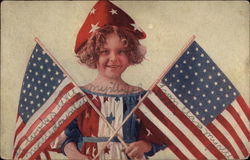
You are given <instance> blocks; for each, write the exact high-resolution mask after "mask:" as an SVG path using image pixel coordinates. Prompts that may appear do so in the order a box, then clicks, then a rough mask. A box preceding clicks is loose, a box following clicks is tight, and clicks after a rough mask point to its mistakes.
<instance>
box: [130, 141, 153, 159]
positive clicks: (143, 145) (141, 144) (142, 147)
mask: <svg viewBox="0 0 250 160" xmlns="http://www.w3.org/2000/svg"><path fill="white" fill-rule="evenodd" d="M151 148H152V146H151V144H150V143H148V142H146V141H144V140H139V141H136V142H133V143H130V144H129V146H128V148H126V150H125V152H126V153H127V155H128V156H129V157H130V158H132V159H141V158H143V156H144V153H146V152H149V151H150V150H151Z"/></svg>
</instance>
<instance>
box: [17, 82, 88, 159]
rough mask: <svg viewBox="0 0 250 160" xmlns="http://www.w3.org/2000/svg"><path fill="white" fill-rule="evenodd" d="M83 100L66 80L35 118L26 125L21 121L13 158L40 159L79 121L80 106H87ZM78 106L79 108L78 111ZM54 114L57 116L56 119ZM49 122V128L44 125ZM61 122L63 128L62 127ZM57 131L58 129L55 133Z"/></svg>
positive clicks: (19, 120)
mask: <svg viewBox="0 0 250 160" xmlns="http://www.w3.org/2000/svg"><path fill="white" fill-rule="evenodd" d="M67 94H69V95H70V97H68V98H67V100H65V101H64V103H63V105H62V106H61V107H59V105H58V104H59V103H60V101H61V100H62V99H64V98H66V96H67ZM83 99H84V97H83V96H82V95H81V94H80V93H79V91H78V90H77V88H76V87H75V86H74V85H73V84H72V83H71V80H70V79H68V78H65V79H64V80H63V81H62V83H61V84H60V86H59V87H58V88H57V89H56V91H55V92H54V93H53V94H52V95H51V97H50V98H49V99H48V100H47V101H46V103H45V104H44V105H43V106H42V107H41V108H40V109H39V110H38V111H36V112H35V113H34V114H33V115H32V117H31V118H30V119H29V121H28V122H27V123H26V124H24V122H22V120H21V117H19V118H18V120H17V123H18V124H19V125H18V126H17V130H16V131H17V132H16V135H15V137H16V138H15V142H14V148H15V149H14V152H13V157H14V158H15V159H19V158H24V159H34V158H36V157H37V156H38V155H39V154H40V152H41V151H43V150H44V149H45V148H46V147H47V146H48V145H49V144H50V142H51V141H52V140H53V139H54V138H55V137H56V136H57V135H59V134H60V133H61V132H62V131H63V130H64V128H65V127H66V126H67V125H68V124H69V123H70V122H71V121H72V120H73V119H74V118H75V117H76V115H77V112H76V111H79V110H82V107H80V105H79V104H80V103H83V102H86V101H85V100H83ZM74 104H77V105H76V107H75V108H74ZM72 108H74V110H72ZM52 113H55V114H53V115H52ZM45 119H47V120H48V122H46V124H44V122H43V121H42V120H45ZM59 122H61V123H62V124H60V125H58V123H59ZM56 125H57V126H56ZM53 127H56V128H55V129H53ZM45 136H46V137H45ZM32 137H33V138H32ZM36 146H37V147H36Z"/></svg>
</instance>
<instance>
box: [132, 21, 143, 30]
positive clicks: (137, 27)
mask: <svg viewBox="0 0 250 160" xmlns="http://www.w3.org/2000/svg"><path fill="white" fill-rule="evenodd" d="M130 25H131V26H133V27H134V30H135V31H136V30H138V31H140V32H142V29H141V28H140V27H139V26H137V25H136V24H134V23H132V24H130Z"/></svg>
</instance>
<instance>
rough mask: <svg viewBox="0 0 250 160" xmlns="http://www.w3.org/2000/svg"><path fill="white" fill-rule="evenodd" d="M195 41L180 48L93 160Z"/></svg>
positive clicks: (190, 41) (191, 40)
mask: <svg viewBox="0 0 250 160" xmlns="http://www.w3.org/2000/svg"><path fill="white" fill-rule="evenodd" d="M194 39H195V35H193V36H192V37H191V38H190V39H189V41H188V42H187V43H186V44H185V45H184V46H183V47H182V49H181V50H180V52H179V53H178V56H177V57H176V58H175V60H174V62H173V63H171V64H170V65H168V66H167V67H166V68H165V69H164V70H163V72H162V73H161V75H160V76H159V78H158V79H157V80H156V81H155V82H154V83H153V84H152V85H151V86H150V87H149V89H148V91H147V92H146V93H145V95H144V96H143V97H142V98H141V99H140V101H139V102H138V103H137V105H136V106H135V107H134V108H133V109H132V110H131V112H130V113H129V114H128V115H127V116H126V118H125V119H124V120H123V122H122V124H121V125H120V126H119V127H118V128H116V131H115V132H113V134H112V135H111V136H110V137H109V139H108V141H107V142H106V143H105V144H104V146H103V148H102V149H101V150H99V152H98V154H97V155H96V157H95V158H94V159H96V158H97V157H98V156H99V155H100V154H101V152H102V151H103V150H104V149H105V147H106V146H107V145H108V143H109V142H110V141H111V140H112V139H113V137H114V136H115V135H116V134H117V133H118V131H119V130H120V129H121V127H122V126H123V125H124V124H125V122H126V121H127V120H128V119H129V118H130V117H131V115H132V114H133V113H134V112H135V111H136V110H137V109H138V108H139V106H140V105H141V103H142V101H143V100H144V99H145V98H146V97H147V96H148V95H149V94H150V93H151V91H152V89H153V87H154V86H155V85H156V84H157V83H159V82H160V80H161V79H162V78H163V76H164V75H165V74H166V72H168V71H169V69H170V68H171V67H172V66H173V65H174V64H175V62H176V61H177V60H178V59H179V57H181V56H182V55H183V54H184V51H185V50H186V49H187V48H188V47H189V46H190V45H191V44H192V43H193V41H194Z"/></svg>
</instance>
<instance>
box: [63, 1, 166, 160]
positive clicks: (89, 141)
mask: <svg viewBox="0 0 250 160" xmlns="http://www.w3.org/2000/svg"><path fill="white" fill-rule="evenodd" d="M105 3H108V4H109V5H110V4H111V3H110V2H108V1H105ZM111 5H112V6H113V4H111ZM94 9H95V8H94ZM119 11H120V10H119ZM78 35H79V34H78ZM144 55H145V49H143V47H142V46H141V45H140V43H139V40H138V36H137V34H135V32H134V31H133V30H129V29H128V28H126V27H121V26H117V25H114V24H110V23H107V24H105V25H103V26H101V27H98V28H97V29H96V30H95V31H93V33H91V36H90V37H89V38H88V39H87V40H86V41H84V43H83V44H81V46H80V47H79V48H78V49H77V57H78V58H79V59H80V62H81V63H84V64H86V65H87V66H88V67H90V68H94V69H97V71H98V75H97V77H96V79H95V80H94V81H93V82H91V83H89V84H87V85H85V86H82V87H81V89H82V90H83V92H85V93H86V95H87V96H88V97H89V98H90V99H91V100H92V102H93V103H94V104H95V105H96V107H97V108H98V109H99V110H100V111H101V113H102V114H103V115H104V116H105V117H106V119H107V121H108V122H109V123H110V124H111V126H112V127H113V128H118V127H119V126H120V124H121V123H122V121H123V120H124V119H125V117H126V116H127V115H128V114H129V113H130V112H131V110H132V109H133V107H135V106H136V104H137V103H138V101H139V99H140V98H141V97H142V96H143V95H144V94H145V93H146V91H144V90H143V89H142V88H140V87H137V86H132V85H130V84H128V83H126V82H125V81H124V80H123V79H122V78H121V76H122V73H123V72H124V71H125V70H126V69H127V67H129V66H131V65H135V64H140V63H141V62H142V60H143V59H144ZM64 133H65V135H66V136H67V139H66V140H65V141H64V142H63V144H62V147H61V150H62V152H63V153H64V154H65V155H66V156H67V157H68V158H69V159H91V158H93V157H95V155H96V154H97V153H98V151H99V150H100V149H102V148H103V145H104V144H105V142H106V141H107V140H108V138H109V137H110V135H111V134H112V130H111V129H110V128H109V127H108V126H107V125H106V124H105V123H104V121H103V120H102V119H101V118H100V117H99V115H98V114H97V113H96V112H95V111H94V109H93V108H92V107H91V106H87V107H85V109H84V111H83V112H82V113H79V115H78V117H77V118H76V119H75V120H74V121H72V122H71V124H70V125H69V126H68V127H67V128H66V130H65V132H64ZM118 134H119V136H120V137H122V138H123V140H124V141H125V143H127V144H128V147H127V148H126V149H124V146H123V145H122V144H121V143H120V141H119V140H118V138H117V137H115V138H114V139H112V141H111V142H110V143H109V144H108V146H107V147H106V148H105V150H104V151H103V152H102V153H101V155H100V156H99V159H129V158H132V159H134V158H136V159H142V158H146V157H147V156H152V155H154V153H156V152H157V151H158V150H160V149H163V148H165V146H162V145H157V144H153V143H152V142H150V141H149V138H148V136H147V134H148V132H147V130H146V128H145V127H144V125H143V124H142V123H140V120H139V119H137V116H136V115H135V114H133V115H132V116H131V117H130V118H129V120H128V121H127V122H126V123H125V124H124V125H123V127H122V128H121V129H120V130H119V132H118Z"/></svg>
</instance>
